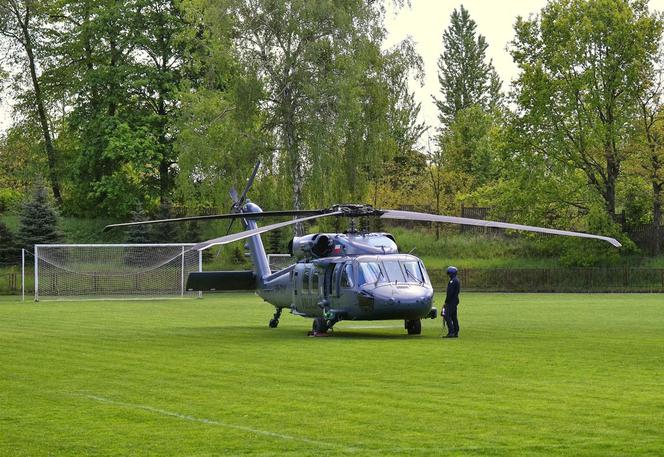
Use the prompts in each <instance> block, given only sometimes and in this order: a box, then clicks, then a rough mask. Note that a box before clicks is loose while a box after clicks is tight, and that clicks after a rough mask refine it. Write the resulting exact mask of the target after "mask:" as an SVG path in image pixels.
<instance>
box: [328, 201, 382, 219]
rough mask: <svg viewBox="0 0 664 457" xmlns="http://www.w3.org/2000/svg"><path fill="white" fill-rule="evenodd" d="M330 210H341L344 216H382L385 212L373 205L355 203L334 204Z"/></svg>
mask: <svg viewBox="0 0 664 457" xmlns="http://www.w3.org/2000/svg"><path fill="white" fill-rule="evenodd" d="M330 210H331V211H341V212H342V213H343V214H342V216H346V217H364V216H380V215H382V214H383V211H380V210H377V209H375V208H374V207H373V206H371V205H358V204H353V203H345V204H340V205H334V206H332V208H330Z"/></svg>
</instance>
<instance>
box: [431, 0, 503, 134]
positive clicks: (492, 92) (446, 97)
mask: <svg viewBox="0 0 664 457" xmlns="http://www.w3.org/2000/svg"><path fill="white" fill-rule="evenodd" d="M476 28H477V24H476V23H475V21H474V20H472V19H471V18H470V14H469V13H468V10H466V9H465V8H464V7H463V5H461V7H460V9H459V10H456V9H455V10H454V11H453V12H452V16H451V18H450V26H449V27H448V28H447V30H445V31H444V32H443V48H444V50H443V54H441V56H440V57H439V58H438V82H439V83H440V94H441V96H442V97H441V98H440V99H435V102H436V106H437V107H438V110H439V112H440V113H439V115H438V118H439V120H440V122H441V124H442V125H443V127H444V128H446V127H449V125H450V124H451V123H452V122H453V121H454V119H455V118H456V114H457V113H458V112H459V111H461V110H463V109H465V108H468V107H470V106H473V105H479V106H481V107H482V108H483V109H485V110H489V109H491V108H493V107H495V106H497V105H498V104H499V103H500V98H501V93H500V88H501V84H502V83H501V81H500V78H499V77H498V74H497V73H496V70H495V69H494V68H493V64H492V63H491V61H490V60H489V61H488V62H487V59H486V50H487V48H488V46H489V45H488V44H487V42H486V39H485V38H484V36H482V35H480V34H478V33H477V32H476Z"/></svg>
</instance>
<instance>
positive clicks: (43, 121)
mask: <svg viewBox="0 0 664 457" xmlns="http://www.w3.org/2000/svg"><path fill="white" fill-rule="evenodd" d="M21 29H22V31H23V39H24V40H25V52H26V54H27V56H28V66H29V67H30V78H31V79H32V86H33V89H34V91H35V105H36V106H37V114H38V117H39V125H40V126H41V130H42V135H43V136H44V146H45V148H46V157H47V159H48V174H49V180H50V181H51V189H52V190H53V197H55V201H56V203H57V204H58V206H62V195H61V194H60V182H59V178H58V173H57V170H56V168H57V154H56V152H55V148H54V147H53V141H52V139H51V132H50V129H49V126H48V118H47V117H46V108H45V107H44V100H43V97H42V93H41V86H40V84H39V79H38V78H37V67H36V64H35V55H34V51H33V49H32V38H31V36H30V32H29V30H28V24H27V21H26V23H25V24H23V25H22V27H21Z"/></svg>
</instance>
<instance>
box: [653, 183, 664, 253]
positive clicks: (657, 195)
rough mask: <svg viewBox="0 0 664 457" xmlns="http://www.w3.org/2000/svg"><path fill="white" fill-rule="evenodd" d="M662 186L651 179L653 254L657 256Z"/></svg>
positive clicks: (659, 249)
mask: <svg viewBox="0 0 664 457" xmlns="http://www.w3.org/2000/svg"><path fill="white" fill-rule="evenodd" d="M662 187H663V183H661V182H656V181H654V180H653V183H652V193H653V205H652V228H653V232H654V243H653V255H655V256H658V255H659V254H660V252H661V250H662V240H661V233H660V232H661V223H662Z"/></svg>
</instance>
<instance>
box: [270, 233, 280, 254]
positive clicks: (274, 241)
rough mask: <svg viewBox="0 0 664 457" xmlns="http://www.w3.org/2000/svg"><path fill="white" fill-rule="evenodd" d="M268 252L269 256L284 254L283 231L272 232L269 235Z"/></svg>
mask: <svg viewBox="0 0 664 457" xmlns="http://www.w3.org/2000/svg"><path fill="white" fill-rule="evenodd" d="M267 240H268V243H267V246H268V248H267V252H268V253H269V254H279V253H281V252H283V248H282V244H283V243H282V230H281V229H279V230H272V231H271V232H269V233H268V234H267Z"/></svg>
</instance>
